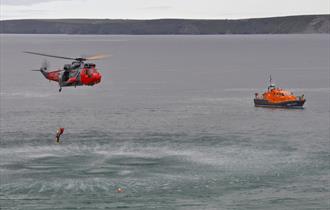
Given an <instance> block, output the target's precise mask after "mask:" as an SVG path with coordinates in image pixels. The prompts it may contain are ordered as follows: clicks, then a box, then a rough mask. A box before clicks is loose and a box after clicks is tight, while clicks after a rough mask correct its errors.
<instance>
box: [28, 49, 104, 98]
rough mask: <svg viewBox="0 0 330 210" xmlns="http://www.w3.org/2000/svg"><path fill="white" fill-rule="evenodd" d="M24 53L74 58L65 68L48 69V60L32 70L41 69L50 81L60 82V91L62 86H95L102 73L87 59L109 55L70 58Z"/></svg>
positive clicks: (35, 53)
mask: <svg viewBox="0 0 330 210" xmlns="http://www.w3.org/2000/svg"><path fill="white" fill-rule="evenodd" d="M24 53H29V54H33V55H40V56H46V57H52V58H60V59H67V60H73V62H72V63H71V64H65V65H64V67H63V69H58V70H54V71H48V64H47V62H44V63H43V65H42V66H41V68H40V69H38V70H32V71H40V72H41V73H42V74H43V75H44V77H45V78H46V79H48V80H49V81H51V80H52V81H55V82H58V84H59V86H60V89H59V92H61V91H62V87H70V86H74V87H76V86H82V85H88V86H93V85H95V84H98V83H100V82H101V77H102V75H101V74H100V73H99V72H98V71H97V69H96V65H95V64H94V63H85V61H88V60H99V59H102V58H106V57H108V56H107V55H104V54H97V55H93V56H89V57H78V58H70V57H63V56H57V55H49V54H44V53H37V52H30V51H24Z"/></svg>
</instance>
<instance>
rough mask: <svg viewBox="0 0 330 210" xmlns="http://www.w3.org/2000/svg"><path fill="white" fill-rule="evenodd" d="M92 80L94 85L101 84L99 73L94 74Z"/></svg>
mask: <svg viewBox="0 0 330 210" xmlns="http://www.w3.org/2000/svg"><path fill="white" fill-rule="evenodd" d="M93 76H94V78H95V82H96V83H99V82H101V78H102V75H101V74H100V73H94V75H93Z"/></svg>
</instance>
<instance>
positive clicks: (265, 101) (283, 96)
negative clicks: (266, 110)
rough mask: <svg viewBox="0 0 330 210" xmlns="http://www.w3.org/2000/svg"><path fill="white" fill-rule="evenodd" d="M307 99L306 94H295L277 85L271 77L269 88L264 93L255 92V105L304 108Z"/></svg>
mask: <svg viewBox="0 0 330 210" xmlns="http://www.w3.org/2000/svg"><path fill="white" fill-rule="evenodd" d="M305 101H306V100H305V98H304V95H302V96H295V95H293V93H292V92H289V91H287V90H283V89H280V88H277V87H275V85H274V84H272V79H271V77H270V85H269V86H268V90H267V91H266V92H264V93H263V94H262V95H259V94H258V93H256V94H255V98H254V105H255V106H256V107H271V108H303V105H304V103H305Z"/></svg>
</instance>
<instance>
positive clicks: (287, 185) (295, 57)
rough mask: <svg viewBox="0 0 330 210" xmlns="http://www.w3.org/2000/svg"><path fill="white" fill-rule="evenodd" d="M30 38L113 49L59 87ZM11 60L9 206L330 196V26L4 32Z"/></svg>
mask: <svg viewBox="0 0 330 210" xmlns="http://www.w3.org/2000/svg"><path fill="white" fill-rule="evenodd" d="M23 51H33V52H39V53H46V54H51V55H58V56H67V57H73V58H75V57H81V56H90V55H93V54H98V53H104V54H107V55H109V56H110V57H108V58H106V59H103V60H97V61H90V62H95V64H96V68H97V69H98V71H99V72H100V73H101V74H102V81H101V83H99V84H97V85H95V86H92V87H88V86H84V87H76V88H75V87H64V88H63V90H62V92H59V91H58V89H59V87H58V84H57V83H55V82H49V81H47V80H46V79H44V78H43V76H42V75H41V74H40V73H39V72H35V71H31V70H33V69H39V68H40V66H41V65H42V63H43V62H44V59H47V61H48V63H49V70H56V69H61V68H62V67H63V65H64V64H66V63H70V62H71V61H70V60H64V59H55V58H46V57H41V56H36V55H31V54H25V53H23ZM0 69H1V71H0V78H1V80H0V81H1V84H0V88H1V95H0V96H1V98H0V99H1V100H0V111H1V113H0V114H1V115H0V116H1V117H0V119H1V126H0V127H1V130H0V131H1V141H0V209H2V210H14V209H15V210H16V209H33V210H41V209H57V210H60V209H61V210H62V209H86V210H87V209H88V210H94V209H142V210H148V209H180V210H211V209H212V210H214V209H220V210H221V209H224V210H227V209H229V210H234V209H239V210H240V209H242V210H243V209H244V210H245V209H251V210H256V209H270V210H278V209H299V210H304V209H318V210H319V209H330V199H329V198H330V140H329V138H330V131H329V130H330V36H329V34H323V35H322V34H314V35H297V34H296V35H204V36H199V35H192V36H189V35H187V36H186V35H155V36H145V35H135V36H134V35H104V36H103V35H17V34H16V35H14V34H6V35H5V34H2V35H0ZM270 75H271V77H272V82H273V83H275V84H276V86H277V87H280V88H283V89H287V90H289V91H292V92H293V93H294V94H296V95H302V94H304V97H305V99H306V103H305V105H304V109H270V108H258V107H254V103H253V98H254V94H255V93H256V92H258V93H262V92H264V91H265V90H266V89H267V86H268V85H269V77H270ZM59 127H63V128H65V130H64V133H63V135H62V136H61V141H62V143H61V144H56V143H55V135H56V130H57V129H58V128H59ZM118 188H121V190H118Z"/></svg>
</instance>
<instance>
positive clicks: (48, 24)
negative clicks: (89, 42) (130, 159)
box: [0, 15, 330, 34]
mask: <svg viewBox="0 0 330 210" xmlns="http://www.w3.org/2000/svg"><path fill="white" fill-rule="evenodd" d="M0 33H14V34H293V33H330V15H305V16H288V17H273V18H258V19H241V20H190V19H159V20H110V19H55V20H53V19H47V20H3V21H0Z"/></svg>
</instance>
